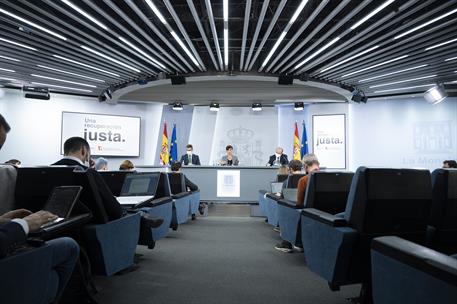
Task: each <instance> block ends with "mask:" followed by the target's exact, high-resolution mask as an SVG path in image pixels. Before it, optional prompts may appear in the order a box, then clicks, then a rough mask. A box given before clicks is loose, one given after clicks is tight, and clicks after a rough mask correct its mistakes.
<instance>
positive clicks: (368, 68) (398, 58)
mask: <svg viewBox="0 0 457 304" xmlns="http://www.w3.org/2000/svg"><path fill="white" fill-rule="evenodd" d="M406 57H408V55H403V56H400V57H397V58H394V59H390V60H387V61H383V62H381V63H378V64H375V65H372V66H369V67H367V68H364V69H360V70H357V71H355V72H351V73H349V74H346V75H343V76H341V78H344V77H347V76H350V75H354V74H357V73H360V72H364V71H367V70H371V69H374V68H377V67H378V66H381V65H385V64H388V63H391V62H394V61H397V60H401V59H404V58H406Z"/></svg>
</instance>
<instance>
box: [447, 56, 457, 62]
mask: <svg viewBox="0 0 457 304" xmlns="http://www.w3.org/2000/svg"><path fill="white" fill-rule="evenodd" d="M456 59H457V57H451V58H448V59H445V60H444V61H451V60H456Z"/></svg>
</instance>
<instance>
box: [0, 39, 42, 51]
mask: <svg viewBox="0 0 457 304" xmlns="http://www.w3.org/2000/svg"><path fill="white" fill-rule="evenodd" d="M0 41H3V42H6V43H9V44H13V45H17V46H20V47H23V48H25V49H29V50H32V51H36V48H33V47H31V46H28V45H25V44H22V43H18V42H14V41H11V40H8V39H5V38H0Z"/></svg>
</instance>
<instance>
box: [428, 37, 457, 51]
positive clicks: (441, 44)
mask: <svg viewBox="0 0 457 304" xmlns="http://www.w3.org/2000/svg"><path fill="white" fill-rule="evenodd" d="M455 41H457V38H455V39H451V40H448V41H445V42H442V43H438V44H435V45H432V46H430V47H428V48H426V49H425V50H426V51H429V50H433V49H436V48H438V47H440V46H443V45H446V44H449V43H452V42H455Z"/></svg>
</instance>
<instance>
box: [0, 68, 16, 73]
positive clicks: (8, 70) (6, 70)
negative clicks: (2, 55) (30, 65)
mask: <svg viewBox="0 0 457 304" xmlns="http://www.w3.org/2000/svg"><path fill="white" fill-rule="evenodd" d="M0 71H5V72H11V73H14V72H16V71H15V70H10V69H4V68H0Z"/></svg>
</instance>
